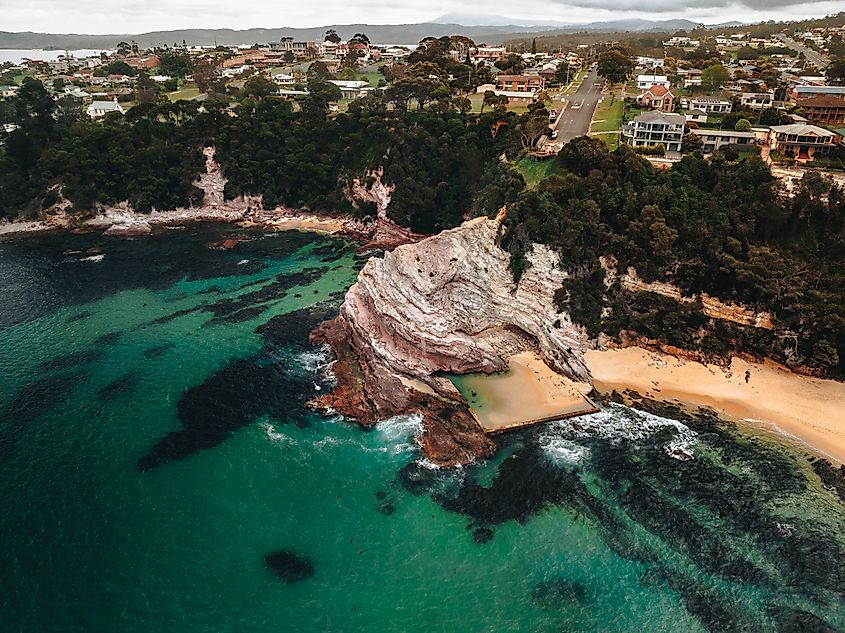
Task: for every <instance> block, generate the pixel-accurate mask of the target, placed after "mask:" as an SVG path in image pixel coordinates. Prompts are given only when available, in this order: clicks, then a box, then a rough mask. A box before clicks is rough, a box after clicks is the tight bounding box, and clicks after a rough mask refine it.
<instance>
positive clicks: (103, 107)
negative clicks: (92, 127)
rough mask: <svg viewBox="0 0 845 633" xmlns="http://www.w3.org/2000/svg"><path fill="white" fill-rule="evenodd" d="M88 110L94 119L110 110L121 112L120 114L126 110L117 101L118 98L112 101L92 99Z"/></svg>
mask: <svg viewBox="0 0 845 633" xmlns="http://www.w3.org/2000/svg"><path fill="white" fill-rule="evenodd" d="M86 112H87V114H88V116H90V117H91V118H92V119H96V118H99V117H101V116H105V115H107V114H109V113H110V112H120V114H123V113H124V110H123V108H122V107H121V105H120V104H119V103H118V102H117V99H112V100H111V101H92V102H91V105H89V106H88V110H86Z"/></svg>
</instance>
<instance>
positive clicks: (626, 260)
mask: <svg viewBox="0 0 845 633" xmlns="http://www.w3.org/2000/svg"><path fill="white" fill-rule="evenodd" d="M556 160H557V162H558V164H559V167H560V169H561V173H560V175H554V176H552V177H550V178H548V179H547V180H545V181H544V182H542V183H540V185H539V186H538V187H537V188H536V189H531V190H526V191H524V192H522V193H521V194H520V195H519V197H518V199H517V200H516V202H515V203H514V204H513V205H511V206H510V208H509V212H508V215H507V218H506V221H505V222H506V227H507V230H506V232H505V234H504V236H503V237H504V239H503V244H504V245H505V247H506V248H508V249H509V250H510V252H511V254H512V261H511V265H512V269H513V271H514V275H515V277H516V278H519V277H520V275H521V273H522V271H523V270H524V266H525V265H526V263H527V259H526V258H525V254H526V252H527V251H528V250H529V249H530V248H531V244H532V243H533V242H539V243H543V244H548V245H549V246H551V247H553V248H554V249H555V250H556V251H557V252H558V253H559V254H560V256H561V262H562V266H563V267H564V268H566V269H567V271H569V272H570V274H571V278H570V279H568V280H567V281H566V282H565V283H564V287H563V288H561V290H560V292H559V295H558V297H559V302H560V304H561V307H566V308H568V309H569V310H570V312H571V314H572V316H573V318H574V319H575V320H576V322H579V323H582V324H584V325H585V326H586V327H587V329H588V331H589V333H590V334H591V335H592V336H596V335H598V334H599V333H600V332H605V333H606V334H609V335H611V336H618V335H619V334H620V333H622V332H623V331H627V332H629V333H633V334H634V335H637V336H641V337H644V338H648V339H657V340H662V341H665V342H668V343H670V344H673V345H677V346H679V347H683V348H687V349H695V350H701V351H703V352H705V353H709V354H713V355H721V354H728V353H730V352H731V351H735V350H741V351H745V352H748V353H752V354H759V355H765V356H770V357H773V358H778V359H781V360H783V361H787V362H790V363H792V364H804V365H808V366H811V367H813V368H815V369H817V370H819V371H821V372H829V373H830V374H831V375H836V376H841V375H843V372H845V364H843V357H845V353H843V352H845V317H843V315H845V303H843V297H845V232H844V231H843V227H845V191H843V188H842V187H841V186H840V185H837V184H835V183H834V182H833V181H831V180H829V179H827V178H825V177H823V176H821V175H819V174H818V173H815V172H808V173H807V174H806V175H805V176H804V177H803V179H801V180H800V181H799V182H798V183H797V186H796V188H795V191H794V192H793V193H792V194H791V195H790V194H787V193H785V192H784V191H782V189H781V187H780V186H779V185H778V183H777V180H776V179H775V177H774V176H773V175H772V173H771V171H770V169H769V168H768V166H767V165H765V164H764V163H763V162H762V161H761V160H759V158H757V157H756V156H751V157H749V158H748V159H747V160H741V161H739V160H737V161H729V160H726V159H725V158H724V157H722V156H720V155H718V154H717V155H716V156H715V157H714V158H713V159H712V160H705V159H704V158H702V157H701V155H700V154H697V153H696V154H691V155H688V156H686V157H685V158H684V159H683V160H682V161H680V162H679V163H677V164H676V165H675V166H674V167H673V168H672V169H671V170H665V171H663V170H657V169H655V168H653V167H652V166H651V165H650V164H649V163H648V162H646V161H645V160H642V159H641V158H639V157H638V156H636V155H635V154H634V153H633V152H632V151H631V150H630V149H628V148H627V147H620V148H619V149H617V150H616V151H615V152H610V151H608V149H607V147H606V145H605V144H604V143H602V142H601V141H600V140H598V139H589V138H586V137H582V138H580V139H576V140H575V141H573V142H571V143H570V144H568V145H567V146H565V147H564V148H563V150H562V151H561V153H560V154H559V155H558V157H557V159H556ZM600 257H602V258H613V259H615V261H616V262H617V263H616V266H615V268H616V269H617V270H618V272H619V273H620V274H621V273H624V272H625V271H626V270H628V268H629V267H632V268H634V269H635V270H636V271H637V273H638V274H639V275H640V276H641V277H642V279H643V280H645V281H646V282H653V281H662V282H669V283H671V284H674V285H675V286H677V287H678V288H679V289H680V291H681V292H682V294H683V295H684V296H686V297H690V298H692V297H696V296H698V295H700V294H701V293H707V294H709V295H711V296H715V297H719V298H720V299H721V300H722V301H729V302H736V303H740V304H743V305H745V306H749V307H751V308H752V309H754V310H757V311H766V312H770V313H772V314H773V315H774V326H775V327H774V329H773V330H767V329H762V328H755V327H744V326H740V325H737V324H735V323H729V322H727V321H720V320H714V319H710V318H708V317H706V316H704V315H703V314H702V312H701V305H700V302H696V301H694V300H693V301H690V302H688V303H678V302H677V301H675V300H673V299H667V298H663V297H660V296H658V295H655V294H653V293H636V294H634V293H628V292H624V291H623V290H622V289H621V287H620V284H619V281H618V279H615V278H614V276H613V275H609V274H607V273H606V271H605V270H604V268H603V267H602V264H601V262H600V260H599V258H600ZM605 261H607V259H605ZM604 282H607V283H608V284H609V288H607V287H605V283H604ZM605 308H610V309H609V310H605Z"/></svg>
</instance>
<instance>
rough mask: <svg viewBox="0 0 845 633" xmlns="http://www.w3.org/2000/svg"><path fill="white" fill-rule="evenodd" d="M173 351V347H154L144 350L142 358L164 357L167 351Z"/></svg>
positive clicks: (168, 345) (165, 345)
mask: <svg viewBox="0 0 845 633" xmlns="http://www.w3.org/2000/svg"><path fill="white" fill-rule="evenodd" d="M170 349H173V345H170V344H164V345H156V346H155V347H150V348H147V349H145V350H144V357H145V358H159V357H161V356H164V355H165V354H166V353H167V351H168V350H170Z"/></svg>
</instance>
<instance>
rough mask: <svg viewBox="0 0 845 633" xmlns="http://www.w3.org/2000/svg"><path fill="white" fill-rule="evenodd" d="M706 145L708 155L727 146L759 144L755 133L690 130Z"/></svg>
mask: <svg viewBox="0 0 845 633" xmlns="http://www.w3.org/2000/svg"><path fill="white" fill-rule="evenodd" d="M690 131H691V132H692V133H693V134H695V135H696V136H698V137H699V138H700V139H701V140H702V142H703V143H704V151H705V152H706V153H708V154H710V153H712V152H715V151H716V150H717V149H721V148H723V147H725V146H726V145H734V146H737V145H748V146H753V145H756V143H757V135H756V134H754V132H737V131H735V130H690Z"/></svg>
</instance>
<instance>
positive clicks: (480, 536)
mask: <svg viewBox="0 0 845 633" xmlns="http://www.w3.org/2000/svg"><path fill="white" fill-rule="evenodd" d="M492 540H493V530H491V529H490V528H489V527H478V528H475V529H474V530H473V531H472V542H473V543H475V544H476V545H483V544H484V543H489V542H490V541H492Z"/></svg>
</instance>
